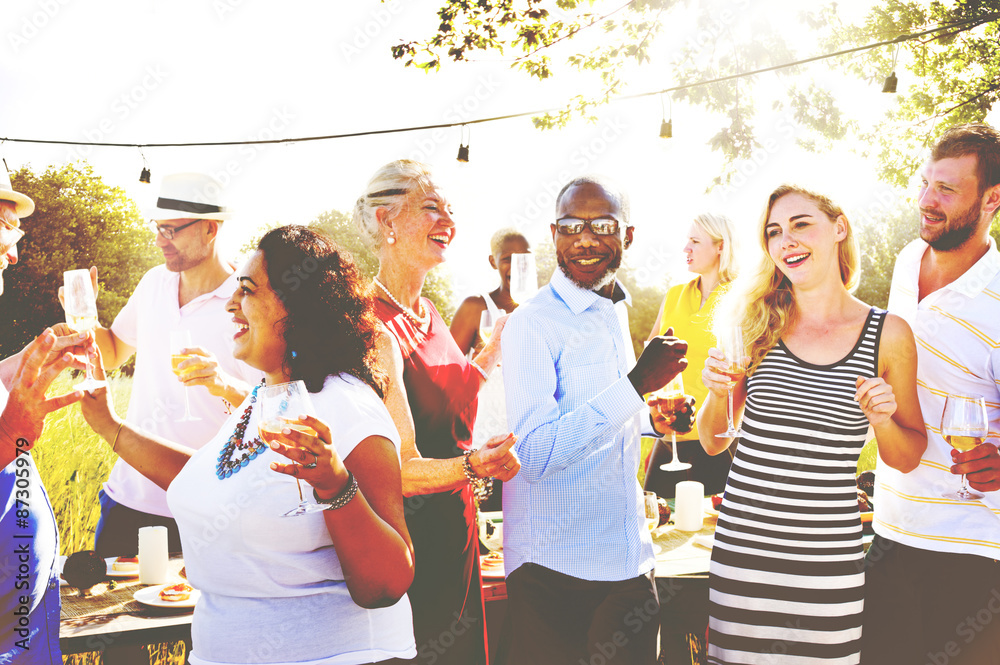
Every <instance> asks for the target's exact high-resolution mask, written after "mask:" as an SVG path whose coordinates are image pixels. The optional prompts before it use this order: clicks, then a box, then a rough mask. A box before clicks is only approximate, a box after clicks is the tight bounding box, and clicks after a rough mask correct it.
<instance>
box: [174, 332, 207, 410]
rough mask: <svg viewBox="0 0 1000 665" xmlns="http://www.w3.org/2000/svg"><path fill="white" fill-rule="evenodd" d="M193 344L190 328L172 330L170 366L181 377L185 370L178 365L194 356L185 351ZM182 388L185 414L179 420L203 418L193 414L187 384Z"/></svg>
mask: <svg viewBox="0 0 1000 665" xmlns="http://www.w3.org/2000/svg"><path fill="white" fill-rule="evenodd" d="M190 346H192V343H191V332H190V331H188V330H171V331H170V368H171V369H172V370H173V372H174V374H176V375H177V376H178V377H180V375H181V374H183V373H184V372H183V371H182V370H181V369H180V368H179V367H178V366H179V365H180V364H181V363H182V362H184V361H185V360H187V359H188V358H192V357H193V356H192V355H191V354H187V353H184V352H183V351H184V349H186V348H188V347H190ZM181 390H183V391H184V415H183V416H181V417H180V418H178V419H177V420H178V421H179V422H192V421H195V420H201V418H199V417H198V416H194V415H191V402H190V400H189V399H188V392H187V390H188V389H187V386H184V387H183V388H182V389H181Z"/></svg>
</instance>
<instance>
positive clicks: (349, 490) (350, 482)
mask: <svg viewBox="0 0 1000 665" xmlns="http://www.w3.org/2000/svg"><path fill="white" fill-rule="evenodd" d="M357 493H358V479H357V478H355V477H354V474H353V473H352V472H350V471H348V472H347V485H346V486H345V487H344V489H343V490H341V492H340V494H338V495H337V496H334V497H331V498H329V499H321V498H319V494H316V488H315V487H314V488H313V498H314V499H316V503H322V504H326V507H325V508H324V509H323V510H337V509H338V508H343V507H344V506H346V505H347V504H349V503H350V502H351V499H353V498H354V495H355V494H357Z"/></svg>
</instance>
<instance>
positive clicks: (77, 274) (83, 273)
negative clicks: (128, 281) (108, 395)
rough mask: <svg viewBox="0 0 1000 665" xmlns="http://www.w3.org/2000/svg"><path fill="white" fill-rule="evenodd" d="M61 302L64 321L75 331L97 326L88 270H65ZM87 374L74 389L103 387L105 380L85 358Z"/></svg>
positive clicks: (92, 289) (94, 302)
mask: <svg viewBox="0 0 1000 665" xmlns="http://www.w3.org/2000/svg"><path fill="white" fill-rule="evenodd" d="M63 302H64V307H65V308H66V323H67V324H68V325H69V327H70V328H72V329H73V330H75V331H76V332H87V331H89V330H93V329H94V328H96V327H97V297H96V296H95V295H94V284H93V282H91V281H90V271H89V270H85V269H81V270H67V271H66V272H64V273H63ZM86 366H87V376H86V378H85V379H84V380H83V381H81V382H80V383H78V384H76V385H75V386H73V389H74V390H86V391H91V390H96V389H97V388H103V387H105V386H106V385H108V384H107V382H106V381H98V380H96V379H95V378H94V375H93V374H92V373H91V371H90V358H89V356H88V358H87V363H86Z"/></svg>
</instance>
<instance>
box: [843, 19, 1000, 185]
mask: <svg viewBox="0 0 1000 665" xmlns="http://www.w3.org/2000/svg"><path fill="white" fill-rule="evenodd" d="M998 11H1000V2H997V1H996V0H992V1H981V0H974V1H965V0H960V1H958V2H950V3H944V2H926V1H922V2H914V1H912V0H907V1H903V0H881V2H880V3H879V4H878V5H877V6H876V7H875V8H874V9H872V11H871V12H870V13H869V14H868V16H867V17H866V19H865V21H864V23H863V24H862V25H855V26H844V25H839V24H837V22H836V20H835V18H834V17H832V16H831V19H832V20H831V25H830V31H829V32H830V37H829V44H830V45H831V46H833V47H838V48H843V47H845V46H853V45H857V44H864V43H869V42H872V41H877V40H886V39H893V38H896V37H899V36H901V35H908V34H913V33H918V32H921V31H923V30H926V29H928V27H929V26H931V27H933V26H952V27H951V28H950V29H947V30H944V31H941V32H937V33H934V34H930V35H925V36H924V37H921V38H919V39H913V40H906V41H903V42H901V43H900V44H899V46H898V50H899V53H898V55H897V53H896V51H897V49H895V48H882V49H875V50H872V51H869V52H867V53H865V54H864V56H863V57H860V58H856V59H851V60H850V61H848V63H847V69H848V71H850V72H851V73H853V74H854V75H856V76H858V77H859V78H861V79H862V80H869V81H873V82H877V81H880V80H881V79H882V78H883V77H884V76H885V75H886V73H887V72H889V71H892V70H896V69H898V70H900V74H899V76H901V77H902V76H904V75H913V76H917V77H919V81H917V82H915V83H914V84H913V85H911V86H910V88H909V89H910V92H909V93H907V94H905V95H904V94H900V95H899V100H898V104H897V106H896V108H895V109H893V110H892V111H890V113H889V114H888V115H887V117H886V118H885V120H884V121H883V122H881V123H879V124H878V125H877V126H875V127H874V128H873V129H872V130H871V131H869V132H867V133H863V134H862V135H861V136H860V138H861V140H862V142H863V143H865V144H867V145H870V146H871V149H870V150H869V154H871V155H872V156H874V157H877V158H878V161H879V166H880V170H881V174H880V175H881V177H882V179H883V180H885V181H886V182H889V183H893V184H897V185H904V184H906V182H907V180H908V179H909V177H910V176H911V175H912V174H913V172H914V171H915V170H916V169H917V167H918V166H919V163H920V161H921V159H923V156H924V155H923V153H924V149H925V148H926V147H928V146H929V145H930V144H931V143H932V142H933V140H934V139H935V138H936V137H937V136H938V135H940V134H941V132H942V131H943V130H944V129H945V128H947V127H950V126H952V125H958V124H963V123H968V122H983V121H984V119H985V118H986V115H987V113H989V111H990V109H992V108H993V106H994V105H995V104H996V103H997V100H998V99H1000V14H998V13H997V12H998ZM904 67H905V68H906V69H907V70H908V72H906V74H904V73H903V71H902V70H903V69H904Z"/></svg>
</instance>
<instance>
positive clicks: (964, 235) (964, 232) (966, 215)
mask: <svg viewBox="0 0 1000 665" xmlns="http://www.w3.org/2000/svg"><path fill="white" fill-rule="evenodd" d="M923 212H924V211H921V213H922V214H923ZM978 223H979V203H978V202H976V203H973V204H972V205H971V206H969V207H968V208H967V209H966V210H964V211H962V212H961V213H959V214H957V215H955V216H954V218H952V217H948V218H947V221H946V222H945V225H946V228H944V229H942V230H941V231H940V233H938V235H937V236H936V237H935V236H934V235H933V234H932V233H930V232H929V229H926V228H925V227H924V226H923V225H921V227H920V238H921V239H922V240H923V241H924V242H926V243H927V244H928V245H930V246H931V247H932V248H934V249H935V250H936V251H938V252H948V251H951V250H953V249H955V248H957V247H961V246H962V245H964V244H965V243H966V242H968V241H969V238H971V237H972V235H973V234H974V233H975V232H976V227H977V226H978V225H979V224H978ZM925 232H926V233H925Z"/></svg>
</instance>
